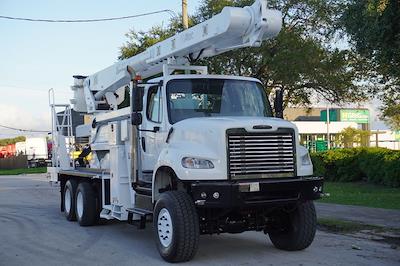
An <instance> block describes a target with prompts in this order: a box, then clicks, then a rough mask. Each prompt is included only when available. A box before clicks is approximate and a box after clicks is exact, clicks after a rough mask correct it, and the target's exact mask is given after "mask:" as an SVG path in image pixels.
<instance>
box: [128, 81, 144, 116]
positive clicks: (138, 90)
mask: <svg viewBox="0 0 400 266" xmlns="http://www.w3.org/2000/svg"><path fill="white" fill-rule="evenodd" d="M143 94H144V89H143V87H139V86H135V85H134V86H133V89H132V101H131V102H132V112H141V111H143Z"/></svg>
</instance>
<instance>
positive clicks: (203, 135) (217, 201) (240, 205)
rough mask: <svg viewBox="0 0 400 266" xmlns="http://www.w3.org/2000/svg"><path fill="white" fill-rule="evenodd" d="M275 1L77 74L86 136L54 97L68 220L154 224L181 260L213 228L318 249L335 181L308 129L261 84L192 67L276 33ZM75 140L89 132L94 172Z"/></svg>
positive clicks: (228, 12) (55, 176)
mask: <svg viewBox="0 0 400 266" xmlns="http://www.w3.org/2000/svg"><path fill="white" fill-rule="evenodd" d="M266 5H267V1H266V0H257V1H256V2H255V3H254V4H253V5H252V6H248V7H244V8H236V7H225V8H224V9H223V10H222V12H221V13H220V14H218V15H216V16H214V17H212V18H211V19H209V20H207V21H204V22H203V23H201V24H198V25H196V26H194V27H192V28H189V29H187V30H185V31H183V32H181V33H177V34H176V35H174V36H172V37H170V38H169V39H166V40H164V41H162V42H159V43H157V44H155V45H154V46H152V47H150V48H148V49H147V50H146V51H144V52H143V53H140V54H138V55H135V56H133V57H131V58H128V59H126V60H122V61H119V62H117V63H115V64H114V65H112V66H110V67H108V68H106V69H104V70H102V71H100V72H97V73H95V74H93V75H91V76H88V77H84V76H75V77H74V78H75V84H74V86H72V89H73V90H74V93H75V97H74V99H72V100H71V103H72V104H73V108H74V110H75V111H78V112H84V113H87V114H88V115H91V117H92V122H91V124H84V125H80V126H78V127H77V128H76V134H75V136H72V132H73V130H72V128H71V127H72V123H71V117H70V113H71V107H70V106H69V105H59V104H55V103H54V102H53V101H51V103H50V106H51V108H52V114H53V132H52V133H53V134H52V135H53V142H54V145H53V156H52V160H53V162H52V163H53V167H51V168H49V172H50V174H51V178H52V180H53V181H58V182H60V185H61V210H62V211H63V212H64V213H65V216H66V218H67V219H68V220H70V221H72V220H78V222H79V224H80V225H82V226H89V225H94V224H96V222H97V221H98V219H100V218H103V219H117V220H120V221H128V222H129V223H136V224H137V225H138V226H139V227H140V228H143V227H144V226H145V224H146V221H148V220H151V219H152V221H153V230H154V239H155V241H156V243H157V247H158V250H159V253H160V254H161V256H162V258H164V259H165V260H166V261H170V262H179V261H187V260H190V259H192V258H193V256H194V255H195V253H196V250H197V247H198V241H199V237H200V235H201V234H219V233H225V232H227V233H239V232H243V231H249V230H253V231H261V232H263V233H265V234H268V235H269V237H270V239H271V240H272V243H273V244H274V245H275V246H276V247H277V248H280V249H284V250H301V249H304V248H306V247H308V246H309V245H310V244H311V242H312V241H313V239H314V235H315V230H316V215H315V208H314V204H313V202H312V200H315V199H318V198H319V197H320V196H321V193H322V183H323V181H322V179H321V178H317V177H313V176H312V174H313V169H312V164H311V161H310V157H309V155H308V152H307V150H306V149H305V148H304V147H302V146H300V145H299V142H298V131H297V129H296V126H295V125H294V124H292V123H289V122H287V121H284V120H282V119H278V118H274V117H272V110H271V107H270V104H269V100H268V97H267V95H266V94H265V92H264V89H263V87H262V84H261V82H260V81H259V80H257V79H254V78H249V77H238V76H222V75H209V74H208V73H207V67H205V66H195V65H190V64H189V61H192V60H191V59H194V58H196V59H198V58H204V57H211V56H214V55H217V54H220V53H223V52H225V51H229V50H233V49H239V48H242V47H256V46H259V45H260V44H261V42H262V41H263V40H266V39H268V38H272V37H274V36H276V35H277V34H278V33H279V31H280V29H281V23H282V18H281V13H280V12H279V11H276V10H270V9H268V8H267V6H266ZM155 75H158V77H156V78H151V77H154V76H155ZM139 77H141V78H142V79H144V80H146V81H142V80H141V78H139ZM60 108H61V109H63V110H65V112H64V113H62V114H60V113H58V111H57V110H59V109H60ZM57 113H58V114H57ZM60 116H61V118H58V117H60ZM60 121H64V122H60ZM74 138H80V139H82V138H88V139H89V143H88V144H89V145H90V148H91V152H92V156H91V158H92V159H91V160H90V162H89V163H88V165H86V166H85V167H77V166H76V165H77V164H76V162H74V161H73V160H72V159H71V157H70V156H69V154H70V152H71V150H72V146H71V145H70V144H71V143H73V141H71V140H73V139H74Z"/></svg>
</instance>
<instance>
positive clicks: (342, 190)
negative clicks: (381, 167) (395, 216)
mask: <svg viewBox="0 0 400 266" xmlns="http://www.w3.org/2000/svg"><path fill="white" fill-rule="evenodd" d="M324 191H325V193H329V194H330V196H329V197H324V198H323V199H321V200H319V201H320V202H325V203H336V204H344V205H359V206H367V207H374V208H384V209H397V210H400V188H390V187H384V186H378V185H372V184H367V183H362V182H358V183H342V182H325V183H324Z"/></svg>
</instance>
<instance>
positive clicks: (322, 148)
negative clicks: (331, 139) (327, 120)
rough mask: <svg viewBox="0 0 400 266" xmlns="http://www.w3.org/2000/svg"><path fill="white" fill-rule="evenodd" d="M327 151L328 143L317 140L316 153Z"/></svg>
mask: <svg viewBox="0 0 400 266" xmlns="http://www.w3.org/2000/svg"><path fill="white" fill-rule="evenodd" d="M327 149H328V142H327V141H326V140H317V141H316V142H315V150H316V151H326V150H327Z"/></svg>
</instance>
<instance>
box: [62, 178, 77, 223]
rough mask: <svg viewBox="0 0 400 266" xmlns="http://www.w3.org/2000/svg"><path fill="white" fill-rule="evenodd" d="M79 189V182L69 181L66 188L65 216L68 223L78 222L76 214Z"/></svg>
mask: <svg viewBox="0 0 400 266" xmlns="http://www.w3.org/2000/svg"><path fill="white" fill-rule="evenodd" d="M77 187H78V182H76V180H73V179H69V180H68V181H67V182H66V183H65V186H64V194H63V196H64V200H63V203H64V215H65V218H67V220H68V221H76V214H75V193H76V189H77Z"/></svg>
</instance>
